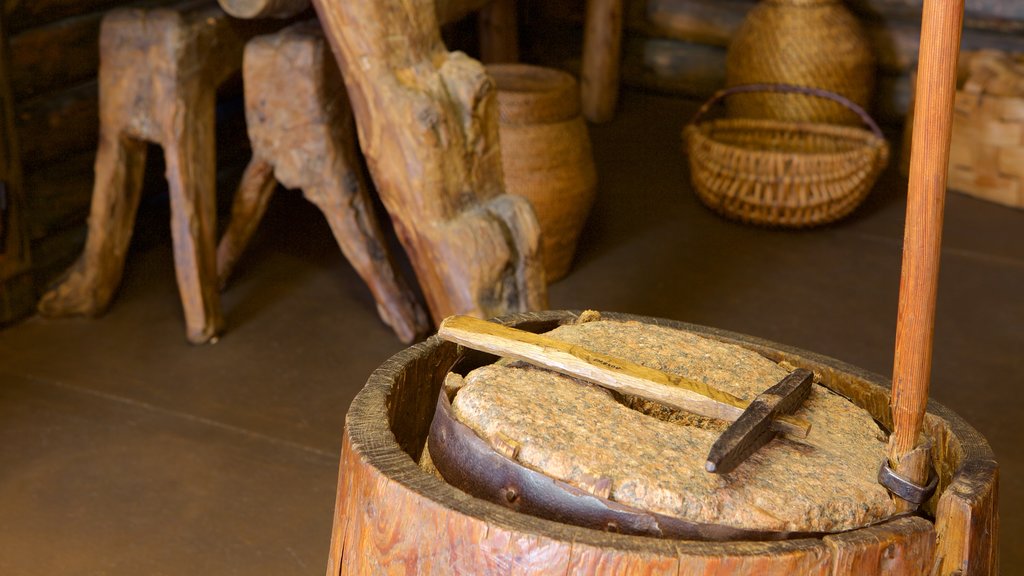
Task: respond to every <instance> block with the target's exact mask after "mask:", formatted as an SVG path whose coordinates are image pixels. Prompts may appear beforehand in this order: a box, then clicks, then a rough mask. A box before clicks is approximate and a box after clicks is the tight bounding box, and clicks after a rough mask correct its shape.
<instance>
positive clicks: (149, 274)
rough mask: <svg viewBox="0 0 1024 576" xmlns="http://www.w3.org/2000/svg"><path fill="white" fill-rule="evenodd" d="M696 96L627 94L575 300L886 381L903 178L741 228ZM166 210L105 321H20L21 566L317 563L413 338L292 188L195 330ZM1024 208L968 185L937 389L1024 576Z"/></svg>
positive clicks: (6, 427)
mask: <svg viewBox="0 0 1024 576" xmlns="http://www.w3.org/2000/svg"><path fill="white" fill-rule="evenodd" d="M693 108H694V106H693V104H692V103H687V102H683V101H679V100H673V99H667V98H660V97H653V96H642V95H639V94H635V93H626V94H625V95H624V98H623V100H622V106H621V111H620V114H619V116H618V118H617V119H616V120H615V121H614V122H612V123H610V124H607V125H603V126H598V127H594V128H593V129H592V136H593V140H594V148H595V156H596V160H597V162H598V171H599V175H600V190H599V197H598V201H597V204H596V206H595V208H594V212H593V216H592V217H591V219H590V221H589V223H588V226H587V228H586V230H585V232H584V237H583V241H582V245H581V247H580V249H579V253H578V259H577V263H576V267H575V270H574V271H573V272H572V273H571V275H570V276H569V277H568V278H566V279H565V280H563V281H561V282H559V283H558V284H556V285H554V286H552V288H551V306H552V307H555V308H585V307H586V308H596V309H601V310H615V311H623V312H632V313H637V314H646V315H653V316H662V317H667V318H674V319H679V320H685V321H688V322H695V323H700V324H707V325H712V326H717V327H721V328H726V329H729V330H735V331H739V332H744V333H748V334H753V335H757V336H760V337H764V338H768V339H771V340H775V341H778V342H782V343H786V344H790V345H794V346H799V347H803V348H806V349H809V350H814V351H817V352H820V353H823V354H827V355H831V356H834V357H837V358H840V359H842V360H845V361H848V362H851V363H853V364H857V365H860V366H862V367H864V368H867V369H870V370H874V371H877V372H879V373H882V374H888V373H890V371H891V365H892V360H891V357H892V349H893V333H894V326H895V319H896V298H897V289H898V285H899V266H900V245H901V239H902V224H903V200H904V197H905V196H904V190H905V182H904V181H903V180H902V179H900V178H899V177H898V176H897V175H895V173H894V171H892V170H890V172H889V173H888V174H887V175H886V176H885V177H884V178H883V181H882V183H881V184H880V185H879V186H878V188H877V189H876V191H875V193H874V194H873V196H872V197H871V198H870V200H869V201H868V203H867V204H866V205H865V206H864V207H863V208H862V209H861V210H859V211H858V212H857V213H856V214H855V215H854V216H853V217H852V218H850V219H848V220H847V221H845V222H843V223H841V224H839V225H836V226H833V227H829V228H826V229H822V230H816V231H811V232H786V231H766V230H761V229H756V228H750V227H745V226H741V225H737V224H733V223H730V222H726V221H723V220H721V219H719V218H718V217H716V216H714V215H713V214H711V213H710V212H708V211H707V210H705V209H704V208H702V207H701V206H700V205H699V204H698V203H697V201H696V199H695V198H694V196H693V195H692V193H691V192H690V190H689V188H688V181H687V178H688V173H687V168H686V166H685V163H684V160H683V158H682V157H681V155H680V153H679V150H680V142H679V127H680V126H681V124H682V123H683V122H684V121H685V120H686V119H687V118H689V115H690V114H691V113H692V111H693ZM168 244H169V234H168V230H167V224H166V202H165V200H164V199H162V198H160V197H159V196H158V197H156V198H155V199H153V198H150V199H149V200H148V201H147V202H146V203H144V206H143V208H142V211H141V214H140V220H139V224H138V227H137V234H136V239H135V241H134V242H133V250H132V252H131V255H130V257H129V260H128V264H127V269H126V273H125V278H124V283H123V286H122V288H121V291H120V293H119V294H118V296H117V299H116V301H115V302H114V304H113V306H112V308H111V309H110V311H109V313H108V314H107V315H105V316H104V317H102V318H100V319H95V320H86V319H76V320H64V321H47V320H41V319H37V318H33V319H30V320H28V321H26V322H24V323H22V324H20V325H17V326H15V327H12V328H9V329H7V330H5V331H3V332H0V463H2V466H0V550H2V553H0V574H5V575H6V574H12V575H33V574H236V573H237V574H275V575H278V574H319V573H322V570H323V568H324V566H325V563H326V559H327V546H328V540H329V535H330V523H331V511H332V506H333V502H334V488H335V481H336V478H337V456H338V450H339V445H340V438H341V429H342V424H343V419H344V414H345V410H346V407H347V406H348V403H349V402H350V400H351V398H352V397H353V395H354V394H355V393H356V392H357V391H358V390H359V389H360V387H361V386H362V384H363V382H364V381H365V379H366V377H367V376H368V375H369V374H370V372H371V371H372V370H373V368H375V367H376V366H377V365H378V364H380V363H381V362H382V361H383V360H384V359H386V358H387V357H388V356H389V355H391V354H392V353H394V352H396V351H398V350H399V349H401V348H402V345H401V344H399V342H398V341H397V340H395V338H394V337H393V336H392V334H391V333H390V332H389V330H388V329H387V328H386V327H385V326H384V325H383V324H381V323H380V322H379V321H378V319H377V317H376V314H375V312H374V306H373V302H372V300H371V298H370V296H369V292H368V291H367V290H366V288H365V287H364V286H363V285H362V284H361V282H360V281H359V279H358V277H357V276H356V275H355V273H354V272H353V271H352V269H351V268H350V267H349V266H348V265H347V264H346V263H345V262H344V261H343V259H342V257H341V255H340V253H339V251H338V250H337V248H336V246H335V245H334V244H333V241H332V239H331V237H330V233H329V231H328V229H327V226H326V224H325V223H324V222H323V220H322V218H321V217H320V216H319V214H318V213H317V212H316V211H315V210H314V209H312V208H311V207H310V206H309V205H307V204H306V203H305V202H304V201H302V200H301V198H300V197H299V196H298V195H297V194H295V193H282V194H279V195H278V197H277V198H276V199H275V200H274V202H273V203H272V205H271V207H270V213H269V216H268V220H267V221H266V222H265V224H264V226H263V227H262V228H261V229H260V231H259V232H258V233H257V237H256V239H255V242H254V245H253V247H252V249H251V251H250V252H249V253H248V254H247V255H246V257H244V259H243V261H242V262H241V263H240V267H239V269H238V272H237V274H236V277H235V281H234V282H233V284H232V285H231V286H230V287H229V289H228V290H227V292H226V293H225V294H224V308H225V311H226V315H227V320H228V323H229V332H228V333H227V334H226V335H225V337H224V338H223V339H221V341H220V342H219V343H218V344H216V345H212V346H203V347H193V346H190V345H188V344H187V343H186V342H185V339H184V332H183V327H182V318H181V310H180V305H179V303H178V299H177V292H176V287H175V282H174V272H173V267H172V261H171V254H170V249H169V245H168ZM1022 289H1024V212H1020V211H1014V210H1011V209H1007V208H1002V207H998V206H995V205H992V204H988V203H985V202H981V201H977V200H973V199H971V198H968V197H965V196H962V195H959V194H951V195H950V196H949V200H948V204H947V216H946V232H945V248H944V252H943V263H942V280H941V288H940V295H939V310H938V320H937V329H936V344H935V364H934V377H933V384H932V386H933V388H932V393H933V396H934V397H935V398H936V399H937V400H938V401H940V402H942V403H945V404H946V405H948V406H950V407H952V408H954V409H955V410H957V411H958V412H959V413H960V414H961V415H962V416H963V417H964V418H966V419H967V420H968V421H969V422H970V423H972V424H973V425H974V426H975V427H977V428H978V430H980V431H981V433H982V434H984V435H985V436H986V437H987V438H988V440H989V442H990V443H991V444H992V446H993V447H994V449H995V451H996V454H997V456H998V458H999V460H1000V463H1001V465H1002V486H1001V494H1000V498H1001V502H1000V508H1001V513H1002V539H1001V540H1002V558H1003V571H1004V573H1006V574H1016V573H1024V551H1022V548H1021V547H1019V546H1018V545H1019V544H1020V540H1021V538H1020V534H1021V533H1022V532H1024V453H1022V452H1021V450H1020V442H1021V440H1022V439H1024V435H1022V433H1021V423H1022V422H1024V407H1022V403H1021V402H1020V401H1019V397H1018V396H1017V394H1019V389H1020V387H1021V386H1022V385H1024V291H1022Z"/></svg>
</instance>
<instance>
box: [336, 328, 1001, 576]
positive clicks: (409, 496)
mask: <svg viewBox="0 0 1024 576" xmlns="http://www.w3.org/2000/svg"><path fill="white" fill-rule="evenodd" d="M604 316H605V317H606V318H609V319H637V320H640V321H643V322H647V323H651V324H657V325H667V326H669V327H673V328H679V329H684V330H689V331H693V332H695V333H697V334H700V335H702V336H705V337H708V338H711V339H714V340H719V341H722V342H728V343H733V344H738V345H740V346H743V347H745V348H749V349H751V350H754V351H756V352H758V353H759V354H762V355H764V356H766V357H768V358H770V359H772V360H774V361H777V362H778V361H787V362H789V363H790V364H792V365H794V366H799V367H803V368H807V369H810V370H813V371H814V372H815V373H817V374H820V375H821V377H822V384H823V385H825V386H826V387H829V388H830V389H832V390H834V391H836V392H839V393H840V394H843V395H845V396H847V397H848V398H850V399H851V401H852V402H853V403H854V404H856V405H858V406H860V407H862V408H865V409H867V410H868V411H869V412H870V413H871V414H872V415H873V416H874V417H875V418H877V419H878V420H879V421H881V422H882V423H883V424H886V425H891V422H892V419H891V416H890V415H889V413H888V412H889V411H888V401H889V392H888V390H887V385H888V383H887V381H886V379H884V378H882V377H880V376H878V375H874V374H870V373H865V372H863V371H861V370H859V369H857V368H855V367H853V366H849V365H847V364H843V363H842V362H839V361H837V360H832V359H829V358H824V357H820V356H816V355H814V354H811V353H807V352H802V351H799V350H796V349H792V348H787V347H784V346H779V345H776V344H771V343H769V342H765V341H762V340H758V339H756V338H751V337H747V336H741V335H738V334H733V333H728V332H722V331H717V330H713V329H708V328H702V327H698V326H692V325H685V324H681V323H677V322H670V321H665V320H657V319H653V318H635V317H627V316H623V315H615V314H604ZM572 318H573V316H572V315H571V314H569V313H565V312H548V313H541V314H521V315H518V316H515V317H512V318H509V319H507V320H506V322H510V323H513V324H515V325H517V326H518V327H519V328H522V329H527V330H531V331H538V332H541V331H546V330H550V329H551V328H553V327H555V326H556V325H557V324H558V323H559V322H562V321H567V320H571V319H572ZM490 359H491V358H490V357H487V356H486V355H480V354H475V353H467V354H464V355H463V354H462V353H461V352H460V351H459V350H458V348H457V347H456V346H454V345H451V344H446V343H442V342H440V341H438V340H437V339H436V338H432V339H430V340H427V341H426V342H425V343H422V344H419V345H417V346H414V347H412V348H409V349H407V350H405V351H403V352H401V353H399V354H398V355H396V356H395V357H393V358H392V359H390V360H388V361H387V362H385V363H384V364H383V365H382V366H381V367H380V368H379V369H378V370H377V371H376V372H375V373H374V374H373V375H372V376H371V377H370V380H369V382H368V383H367V386H366V388H364V389H363V391H362V392H360V393H359V395H358V396H357V397H356V399H355V400H354V401H353V403H352V407H351V408H350V410H349V413H348V416H347V418H346V429H345V436H344V438H343V448H342V458H341V474H340V475H339V484H338V500H337V505H336V507H335V516H334V532H333V535H332V538H331V548H330V559H329V563H328V568H327V574H328V575H330V576H334V575H337V574H367V573H378V572H380V571H382V570H384V569H387V570H389V571H393V572H395V573H404V574H417V573H422V574H429V573H456V574H461V573H464V574H509V573H513V574H519V573H522V574H566V573H570V574H622V573H630V574H632V573H637V574H758V575H760V574H769V575H772V574H779V575H791V574H870V573H878V574H883V573H884V574H921V573H922V572H924V571H925V570H923V569H930V568H931V566H932V564H933V562H934V561H935V559H936V558H937V557H939V556H942V557H945V558H951V559H953V560H951V561H950V563H951V564H952V563H954V562H957V561H958V560H956V559H959V558H963V559H965V561H964V562H965V563H964V564H963V566H966V568H965V570H966V571H965V573H966V574H983V573H986V571H987V570H988V569H989V568H990V567H992V566H993V564H992V562H993V558H994V557H995V555H996V542H997V534H996V530H997V528H998V519H997V517H996V505H995V500H996V495H995V492H994V490H995V463H994V461H993V455H992V451H991V449H990V448H989V447H988V445H987V444H986V443H985V441H984V439H982V438H981V437H980V436H979V435H978V434H977V432H975V431H974V430H973V429H972V428H971V427H970V426H969V425H967V424H966V423H965V422H964V421H963V420H961V419H960V418H959V417H958V416H956V415H955V414H954V413H952V412H951V411H949V410H948V409H946V408H944V407H942V406H939V405H936V404H932V405H931V406H930V407H929V414H928V417H927V418H926V419H925V429H926V433H927V434H928V435H929V436H930V437H931V438H932V439H933V441H934V442H935V450H934V451H933V458H934V459H935V462H934V464H935V465H936V468H937V469H938V471H939V477H940V487H939V488H940V490H939V492H938V493H937V495H936V497H935V499H933V501H932V502H930V503H929V504H928V505H927V506H926V508H927V510H928V511H929V513H936V508H935V504H936V502H938V503H939V511H938V514H939V517H938V519H937V522H936V525H935V526H933V525H932V523H931V522H928V521H926V520H921V519H917V518H899V519H895V520H892V521H889V522H886V523H884V524H881V525H879V526H875V527H873V528H870V529H868V530H857V531H854V532H849V533H844V534H837V535H833V536H828V537H825V538H822V539H802V540H790V541H784V542H763V543H758V542H733V543H730V542H687V541H668V540H656V539H651V538H640V537H629V536H623V535H619V534H612V533H604V532H599V531H595V530H589V529H583V528H576V527H573V526H569V525H566V524H560V523H556V522H551V521H547V520H539V519H536V518H532V517H529V516H524V515H521V514H517V513H514V512H512V511H511V510H508V509H506V508H504V507H501V506H498V505H494V504H490V503H488V502H483V501H480V500H477V499H474V498H469V497H467V496H466V495H465V494H464V493H462V492H460V491H458V490H456V489H455V488H453V487H451V486H449V485H447V484H445V483H444V482H443V481H441V480H440V479H438V478H437V477H435V476H433V475H431V474H430V473H428V472H426V471H423V470H422V469H420V468H419V467H418V466H417V464H416V460H417V459H419V456H420V453H421V451H422V449H423V442H424V439H425V437H426V435H427V430H428V428H429V426H430V417H431V415H432V414H433V409H434V405H435V403H436V400H437V394H438V391H439V389H440V387H441V385H442V383H443V381H444V378H445V374H446V373H447V372H448V371H449V367H451V366H452V365H453V364H456V363H457V364H456V366H455V369H456V370H457V371H459V372H465V371H466V370H469V369H472V368H473V367H476V366H480V365H481V364H484V363H486V362H488V361H490ZM950 486H952V488H950V489H947V487H950ZM954 508H955V509H956V510H957V512H956V513H946V510H952V509H954ZM982 529H984V530H985V533H984V534H982V533H981V532H980V531H981V530H982ZM936 530H938V537H937V535H936ZM426 535H429V536H426ZM936 541H938V542H939V545H938V546H939V547H938V549H936V548H934V546H935V543H936ZM968 546H970V548H969V547H968ZM933 550H934V551H935V552H933ZM958 566H959V565H958ZM939 573H941V574H950V573H952V572H951V570H948V569H945V568H943V569H942V570H941V571H940V572H939Z"/></svg>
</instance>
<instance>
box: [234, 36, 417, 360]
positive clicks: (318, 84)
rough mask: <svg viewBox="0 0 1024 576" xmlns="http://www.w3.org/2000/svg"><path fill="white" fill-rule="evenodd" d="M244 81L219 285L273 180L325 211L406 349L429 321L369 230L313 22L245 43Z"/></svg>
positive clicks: (359, 178)
mask: <svg viewBox="0 0 1024 576" xmlns="http://www.w3.org/2000/svg"><path fill="white" fill-rule="evenodd" d="M243 77H244V82H245V108H246V121H247V122H246V124H247V129H248V132H249V140H250V142H251V143H252V152H253V157H252V161H251V162H250V164H249V167H248V168H247V169H246V171H245V174H244V176H243V178H242V182H241V184H240V185H239V188H238V192H237V193H236V194H235V200H234V207H233V208H232V212H231V223H230V224H229V225H228V228H227V231H226V232H225V233H224V236H223V238H221V241H220V245H219V246H218V249H217V276H218V280H219V282H220V285H221V286H223V285H224V284H225V283H226V281H227V279H228V277H229V276H230V274H231V270H232V268H233V267H234V264H235V262H236V261H237V259H238V257H239V256H240V255H241V253H242V251H243V250H245V246H246V245H247V244H248V242H249V239H250V237H251V235H252V233H253V231H254V230H255V229H256V226H257V225H258V224H259V221H260V219H261V218H262V217H263V213H264V211H265V210H266V207H267V202H268V201H269V199H270V196H271V194H272V193H273V191H274V188H275V184H276V181H280V182H281V183H282V184H284V185H285V186H286V187H288V188H297V189H301V190H302V192H303V194H305V196H306V198H307V199H309V201H311V202H313V203H314V204H316V205H317V207H319V208H320V210H321V211H322V212H323V213H324V216H326V217H327V221H328V223H329V224H330V226H331V230H332V231H333V232H334V237H335V238H336V239H337V241H338V245H339V246H340V247H341V250H342V252H344V254H345V257H346V258H348V260H349V262H351V263H352V266H354V267H355V269H356V271H357V272H358V273H359V275H360V277H362V278H363V280H364V281H365V282H366V284H367V285H368V286H369V287H370V291H371V292H373V296H374V299H375V300H376V301H377V310H378V311H379V312H380V315H381V318H382V319H383V320H384V322H385V323H387V324H388V325H390V326H391V327H392V328H393V329H394V330H395V333H396V334H397V335H398V337H399V338H400V339H401V340H402V341H403V342H406V343H408V342H411V341H413V340H414V339H416V337H417V336H420V335H422V334H424V333H425V332H426V331H427V329H428V322H427V315H426V313H425V312H424V310H423V309H422V308H421V307H420V305H419V302H418V301H417V299H416V296H415V295H414V294H413V292H412V291H411V290H410V289H409V287H408V286H407V285H406V283H405V281H404V280H403V279H402V277H401V276H400V274H399V272H398V270H397V269H396V267H395V266H394V264H393V262H392V258H391V254H390V253H389V250H388V246H387V241H386V239H385V238H384V237H383V234H382V233H381V230H380V225H379V224H378V223H377V217H376V215H375V213H374V210H373V201H372V200H371V199H370V195H369V190H368V187H367V185H366V182H365V179H364V178H363V174H362V166H361V164H360V162H359V158H358V156H357V152H356V135H355V123H354V121H353V118H352V109H351V107H350V106H349V103H348V98H347V97H346V96H345V86H344V85H343V83H342V80H341V75H340V74H339V72H338V67H337V65H336V64H335V62H334V58H332V56H331V53H330V51H329V49H328V47H327V43H326V42H325V41H324V38H323V33H322V32H321V31H320V26H319V24H318V23H317V22H315V21H312V22H304V23H300V24H296V25H294V26H290V27H289V28H286V29H284V30H282V31H281V32H278V33H276V34H273V35H268V36H261V37H259V38H255V39H253V40H252V41H250V42H249V43H248V45H247V46H246V48H245V61H244V63H243ZM275 177H276V181H275Z"/></svg>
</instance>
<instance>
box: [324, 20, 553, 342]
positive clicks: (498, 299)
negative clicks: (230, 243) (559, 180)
mask: <svg viewBox="0 0 1024 576" xmlns="http://www.w3.org/2000/svg"><path fill="white" fill-rule="evenodd" d="M313 4H314V6H315V8H316V10H317V14H318V15H319V17H320V22H321V24H322V25H323V28H324V31H325V33H326V36H327V38H328V40H329V41H330V43H331V46H332V49H333V50H334V54H335V57H336V59H337V61H338V63H339V64H340V66H341V68H342V72H343V74H344V79H345V86H346V88H347V91H348V94H349V96H350V100H351V102H352V109H353V111H354V113H355V117H356V121H357V124H358V128H359V143H360V146H361V147H362V150H363V153H364V155H365V156H366V159H367V164H368V166H369V168H370V172H371V174H372V175H373V179H374V183H375V184H376V186H377V192H378V193H379V194H380V198H381V201H382V202H383V203H384V206H385V208H387V210H388V213H389V214H390V215H391V219H392V221H393V222H394V224H395V231H396V232H397V234H398V238H399V240H400V241H401V242H402V245H403V247H404V248H405V251H406V253H407V254H408V255H409V260H410V261H411V262H412V265H413V267H414V269H415V270H416V275H417V278H418V279H419V282H420V286H421V287H422V289H423V293H424V295H425V296H426V298H427V303H428V305H429V307H430V313H431V316H432V317H433V319H434V320H435V321H436V322H439V321H440V320H441V319H443V318H444V317H445V316H447V315H450V314H454V313H464V314H477V315H481V316H496V315H502V314H507V313H509V312H512V311H517V310H525V309H531V308H540V307H543V306H544V305H545V304H546V299H547V292H546V287H545V286H544V282H543V281H540V282H538V281H537V278H538V277H541V278H542V276H543V270H542V269H541V263H540V261H539V259H538V258H536V254H535V253H534V252H531V251H530V250H529V247H531V246H536V244H537V235H538V234H539V228H538V227H537V224H536V218H535V216H534V215H533V212H532V209H531V208H530V207H529V206H528V203H527V202H526V201H525V200H523V204H524V205H523V206H522V207H521V209H520V208H518V207H517V208H516V209H514V210H507V209H506V208H507V207H509V206H517V205H516V203H515V201H514V200H513V201H511V202H512V204H507V203H506V201H504V200H502V201H499V200H498V199H499V198H501V197H502V196H505V190H504V182H503V178H502V173H501V154H500V150H499V144H498V114H497V106H496V103H495V98H494V84H493V82H492V81H491V79H490V78H489V77H488V76H487V74H486V72H485V71H484V69H483V66H482V65H481V64H480V63H479V62H477V61H475V60H472V59H471V58H469V57H467V56H465V55H464V54H461V53H459V52H448V50H447V49H446V48H445V46H444V44H443V43H442V42H441V35H440V30H439V27H438V17H437V14H436V13H435V3H434V2H427V1H406V0H375V1H373V2H334V1H329V0H314V2H313ZM518 234H533V235H534V236H533V237H530V238H519V237H517V236H516V235H518ZM538 275H539V276H538Z"/></svg>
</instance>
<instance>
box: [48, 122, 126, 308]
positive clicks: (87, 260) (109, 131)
mask: <svg viewBox="0 0 1024 576" xmlns="http://www.w3.org/2000/svg"><path fill="white" fill-rule="evenodd" d="M145 164H146V144H145V143H144V142H142V141H140V140H136V139H134V138H130V137H128V136H127V135H125V134H124V133H123V132H122V131H121V130H120V128H119V127H118V126H116V125H111V124H108V125H104V126H102V129H101V134H100V142H99V148H98V149H97V152H96V180H95V183H94V184H93V192H92V206H91V208H90V212H89V232H88V237H87V240H86V244H85V251H84V252H83V253H82V255H81V256H79V258H78V260H77V261H76V262H75V263H74V265H72V266H71V268H70V269H68V271H67V272H65V273H64V277H63V279H62V280H61V282H60V284H58V285H57V286H56V287H55V288H53V289H52V290H50V291H49V292H47V293H46V294H45V295H43V298H42V299H41V300H40V301H39V312H40V313H41V314H43V315H44V316H78V315H84V316H93V315H96V314H99V313H101V312H103V311H104V310H106V308H107V306H108V305H109V304H110V300H111V298H113V296H114V292H115V291H116V290H117V287H118V285H119V284H120V283H121V274H122V272H123V271H124V260H125V255H126V254H127V252H128V244H129V242H130V241H131V238H132V228H133V226H134V224H135V212H136V210H137V209H138V207H139V196H140V193H141V190H142V177H143V171H144V169H145Z"/></svg>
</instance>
